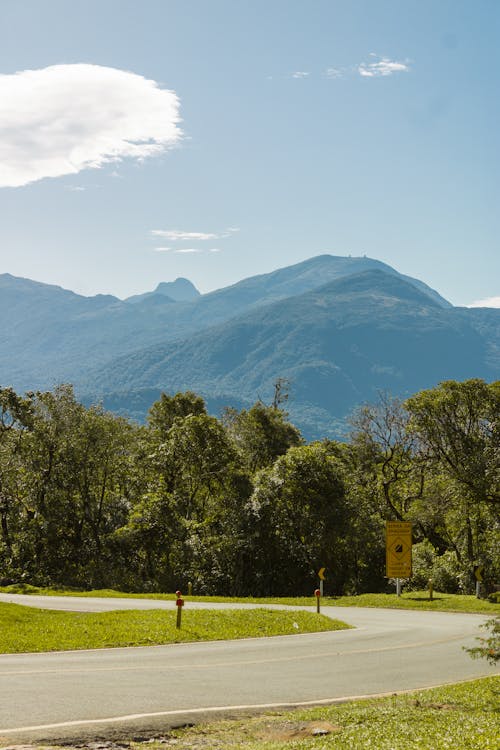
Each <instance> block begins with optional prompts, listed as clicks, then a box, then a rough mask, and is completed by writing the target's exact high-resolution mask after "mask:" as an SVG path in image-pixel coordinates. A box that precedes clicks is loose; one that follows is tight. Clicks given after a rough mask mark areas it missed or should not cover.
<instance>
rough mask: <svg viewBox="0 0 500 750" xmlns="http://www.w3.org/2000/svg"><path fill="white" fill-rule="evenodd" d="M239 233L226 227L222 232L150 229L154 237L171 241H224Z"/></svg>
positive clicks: (236, 229)
mask: <svg viewBox="0 0 500 750" xmlns="http://www.w3.org/2000/svg"><path fill="white" fill-rule="evenodd" d="M239 231H240V230H239V229H238V228H237V227H228V228H227V229H224V231H222V232H182V231H180V230H178V229H152V230H151V234H152V235H153V236H154V237H163V238H164V239H166V240H172V241H185V240H187V241H192V240H195V241H205V240H220V239H224V238H225V237H230V236H231V235H232V234H234V233H235V232H239Z"/></svg>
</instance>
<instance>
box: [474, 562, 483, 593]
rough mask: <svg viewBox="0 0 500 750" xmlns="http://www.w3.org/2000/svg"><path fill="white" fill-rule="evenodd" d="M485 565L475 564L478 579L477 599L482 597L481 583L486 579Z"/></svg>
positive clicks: (475, 573)
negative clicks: (484, 575) (484, 576)
mask: <svg viewBox="0 0 500 750" xmlns="http://www.w3.org/2000/svg"><path fill="white" fill-rule="evenodd" d="M483 573H484V565H475V566H474V578H475V579H476V599H480V598H481V583H482V581H484V578H483Z"/></svg>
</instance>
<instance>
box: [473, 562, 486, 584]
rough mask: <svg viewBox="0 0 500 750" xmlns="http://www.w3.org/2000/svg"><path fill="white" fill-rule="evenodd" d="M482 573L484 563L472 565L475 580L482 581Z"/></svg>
mask: <svg viewBox="0 0 500 750" xmlns="http://www.w3.org/2000/svg"><path fill="white" fill-rule="evenodd" d="M483 573H484V565H476V566H475V567H474V576H475V578H476V581H484V578H483Z"/></svg>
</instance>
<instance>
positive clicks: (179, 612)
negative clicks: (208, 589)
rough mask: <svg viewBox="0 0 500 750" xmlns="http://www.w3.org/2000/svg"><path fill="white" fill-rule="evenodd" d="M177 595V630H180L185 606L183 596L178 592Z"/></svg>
mask: <svg viewBox="0 0 500 750" xmlns="http://www.w3.org/2000/svg"><path fill="white" fill-rule="evenodd" d="M175 595H176V597H177V599H176V602H175V604H176V606H177V625H176V627H177V629H180V627H181V619H182V608H183V606H184V599H183V598H182V594H181V592H180V591H176V592H175Z"/></svg>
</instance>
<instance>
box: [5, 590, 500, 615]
mask: <svg viewBox="0 0 500 750" xmlns="http://www.w3.org/2000/svg"><path fill="white" fill-rule="evenodd" d="M0 592H3V593H12V594H44V595H46V596H98V597H123V598H134V599H172V598H175V597H174V594H173V593H172V594H131V593H123V592H121V591H113V590H112V589H102V590H95V591H75V590H73V589H44V588H37V587H35V586H29V585H26V584H19V585H14V586H4V587H0ZM186 598H189V599H191V600H192V601H197V602H198V601H199V602H214V603H217V602H233V603H243V604H244V603H245V602H246V603H252V604H262V605H265V604H286V605H292V606H297V607H308V606H309V607H310V606H315V599H314V596H312V595H311V596H310V597H281V598H279V597H267V598H253V597H246V598H243V597H224V596H191V597H186ZM322 604H323V605H324V606H328V605H330V606H335V607H384V608H393V609H428V610H436V611H448V612H471V613H473V612H476V613H480V614H483V613H485V614H492V615H494V614H498V613H500V604H493V603H492V602H489V601H488V600H487V599H476V597H475V596H466V595H463V594H442V593H439V592H434V597H433V601H432V602H431V601H429V592H428V591H408V592H404V593H403V595H402V596H401V597H399V598H398V597H397V596H396V594H360V595H359V596H340V597H328V596H325V597H323V599H322Z"/></svg>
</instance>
